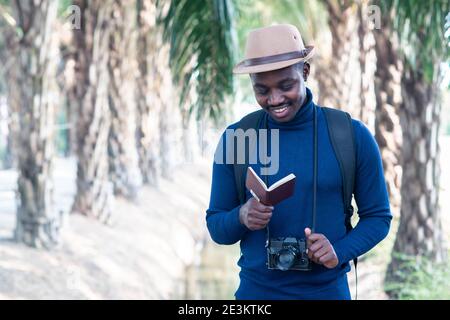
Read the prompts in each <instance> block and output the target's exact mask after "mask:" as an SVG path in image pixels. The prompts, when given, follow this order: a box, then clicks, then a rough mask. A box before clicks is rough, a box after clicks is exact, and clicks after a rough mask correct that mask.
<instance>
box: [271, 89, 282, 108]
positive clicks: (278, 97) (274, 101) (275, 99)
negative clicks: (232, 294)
mask: <svg viewBox="0 0 450 320" xmlns="http://www.w3.org/2000/svg"><path fill="white" fill-rule="evenodd" d="M283 102H284V99H283V95H282V94H281V92H280V91H278V90H272V91H271V93H270V95H269V99H268V101H267V103H268V104H270V105H272V106H277V105H280V104H282V103H283Z"/></svg>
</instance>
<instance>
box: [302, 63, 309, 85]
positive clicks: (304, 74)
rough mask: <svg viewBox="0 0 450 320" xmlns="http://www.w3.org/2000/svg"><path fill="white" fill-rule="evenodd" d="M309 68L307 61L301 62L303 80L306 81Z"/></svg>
mask: <svg viewBox="0 0 450 320" xmlns="http://www.w3.org/2000/svg"><path fill="white" fill-rule="evenodd" d="M309 70H310V65H309V63H308V62H306V61H305V62H304V63H303V74H302V75H303V79H304V80H305V81H307V80H308V77H309Z"/></svg>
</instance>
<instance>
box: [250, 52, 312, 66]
mask: <svg viewBox="0 0 450 320" xmlns="http://www.w3.org/2000/svg"><path fill="white" fill-rule="evenodd" d="M307 52H308V51H307V50H306V49H303V50H301V51H291V52H286V53H280V54H275V55H273V56H267V57H260V58H252V59H246V60H245V61H244V66H246V67H251V66H258V65H261V64H268V63H274V62H280V61H286V60H291V59H298V58H304V57H306V56H307Z"/></svg>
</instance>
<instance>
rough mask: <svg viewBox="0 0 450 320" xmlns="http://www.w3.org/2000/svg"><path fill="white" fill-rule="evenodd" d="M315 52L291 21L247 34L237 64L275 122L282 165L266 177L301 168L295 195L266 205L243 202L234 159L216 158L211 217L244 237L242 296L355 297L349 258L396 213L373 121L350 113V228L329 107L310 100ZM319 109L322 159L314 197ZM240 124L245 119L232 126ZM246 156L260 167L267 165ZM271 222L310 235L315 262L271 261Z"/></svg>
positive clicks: (217, 232) (226, 237) (231, 239)
mask: <svg viewBox="0 0 450 320" xmlns="http://www.w3.org/2000/svg"><path fill="white" fill-rule="evenodd" d="M313 52H314V48H313V47H312V46H307V47H305V46H304V44H303V41H302V38H301V35H300V33H299V32H298V30H297V29H296V28H295V27H294V26H292V25H275V26H270V27H266V28H261V29H256V30H254V31H252V32H251V33H250V34H249V36H248V39H247V45H246V54H245V55H246V57H245V60H244V61H242V62H241V63H239V64H238V65H237V66H236V67H235V69H234V73H238V74H250V78H251V81H252V84H253V89H254V93H255V97H256V100H257V102H258V104H259V105H260V106H261V107H262V108H263V109H264V110H265V112H266V113H265V114H264V117H265V123H266V124H267V127H268V128H267V129H269V130H278V132H279V141H278V146H277V147H278V149H279V150H278V151H279V160H278V161H279V170H278V171H277V173H275V174H272V175H268V176H266V177H265V178H266V179H267V183H268V185H271V184H272V183H274V182H276V181H278V180H279V179H281V178H283V177H285V176H286V175H288V174H290V173H294V174H295V176H296V183H295V191H294V194H293V196H291V197H289V198H288V199H286V200H284V201H282V202H281V203H279V204H277V205H275V206H266V205H264V204H262V203H260V202H258V201H257V200H256V199H255V198H254V197H252V195H251V194H250V192H249V191H248V190H246V199H245V203H244V204H241V203H240V201H239V190H238V188H237V187H236V183H235V182H236V181H235V176H234V173H233V172H234V171H233V170H234V167H233V163H231V164H230V163H226V162H225V163H222V162H218V161H215V163H214V165H213V177H212V179H213V180H212V188H211V199H210V205H209V208H208V210H207V216H206V220H207V226H208V230H209V232H210V235H211V237H212V239H213V240H214V241H215V242H217V243H219V244H234V243H236V242H238V241H240V246H241V253H242V254H241V257H240V259H239V262H238V265H239V266H240V267H241V272H240V285H239V288H238V290H237V292H236V294H235V296H236V298H237V299H351V296H350V291H349V287H348V282H347V276H346V273H347V272H348V271H349V270H350V265H349V261H351V260H352V259H354V258H356V257H358V256H360V255H362V254H363V253H365V252H367V251H368V250H370V249H371V248H373V247H374V246H375V245H376V244H377V243H378V242H380V241H381V240H382V239H383V238H384V237H385V236H386V235H387V233H388V231H389V227H390V221H391V217H392V216H391V213H390V207H389V200H388V194H387V190H386V184H385V180H384V177H383V168H382V162H381V157H380V152H379V149H378V146H377V144H376V142H375V140H374V138H373V136H372V135H371V133H370V132H369V130H368V129H367V128H366V127H365V126H364V125H363V124H362V123H361V122H359V121H356V120H351V126H352V127H353V132H354V137H355V138H354V141H355V142H354V146H355V159H356V164H355V170H354V181H355V182H354V188H353V194H354V197H355V201H356V204H357V206H358V215H359V222H358V224H357V225H356V227H355V228H354V229H353V230H352V231H350V232H347V230H346V227H345V209H344V203H343V202H344V201H343V191H342V190H343V182H342V180H343V179H342V176H341V172H340V167H339V162H338V160H337V158H336V155H335V152H334V150H333V147H332V144H331V142H330V135H329V133H328V130H327V122H326V119H325V116H324V111H323V110H322V109H321V108H319V107H318V106H317V105H316V104H315V103H314V102H313V97H312V93H311V91H310V90H309V89H308V88H306V85H305V82H306V80H307V79H308V76H309V70H310V66H309V64H308V62H307V60H308V59H309V58H311V57H312V55H313ZM315 117H316V118H315ZM315 119H316V121H317V125H316V127H317V129H316V130H317V131H316V132H317V158H318V161H317V163H318V164H317V171H316V172H317V189H316V190H317V200H316V202H315V204H314V201H312V199H313V198H314V188H313V186H314V174H313V173H314V132H315V131H314V127H315V125H314V123H315V121H314V120H315ZM236 128H239V123H235V124H233V125H231V126H229V127H228V129H236ZM256 129H260V128H256ZM222 138H223V139H225V134H224V135H223V136H222ZM225 145H226V144H225ZM250 165H251V166H252V167H253V168H254V169H260V168H261V166H262V165H261V163H256V164H250ZM313 206H316V214H315V218H313V217H312V215H311V212H312V211H313ZM313 220H314V221H313ZM313 225H314V229H313ZM269 228H270V238H277V237H295V238H297V239H301V238H304V239H306V240H307V246H308V250H307V255H308V257H309V258H310V260H311V261H312V270H310V271H298V270H291V269H289V270H281V269H276V268H268V252H267V247H266V244H267V241H268V239H267V237H268V230H269ZM312 229H313V230H312Z"/></svg>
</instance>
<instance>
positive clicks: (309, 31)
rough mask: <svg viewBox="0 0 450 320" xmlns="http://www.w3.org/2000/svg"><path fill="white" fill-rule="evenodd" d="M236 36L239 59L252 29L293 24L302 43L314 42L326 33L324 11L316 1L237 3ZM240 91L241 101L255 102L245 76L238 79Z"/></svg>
mask: <svg viewBox="0 0 450 320" xmlns="http://www.w3.org/2000/svg"><path fill="white" fill-rule="evenodd" d="M237 9H238V14H237V23H236V25H237V33H238V39H239V49H240V50H239V57H240V58H242V57H243V56H244V51H245V42H246V39H247V35H248V33H249V32H250V30H252V29H256V28H261V27H265V26H268V25H271V24H281V23H289V24H293V25H295V26H296V27H297V28H298V29H299V30H300V33H301V35H302V38H303V41H304V42H305V44H309V43H314V38H315V37H317V35H318V34H319V33H320V32H321V31H323V30H328V24H327V15H326V10H325V8H324V7H323V5H322V3H321V2H319V1H308V2H306V1H298V0H277V1H273V0H240V1H239V6H238V7H237ZM238 81H239V88H240V89H241V91H242V93H243V96H244V99H243V100H244V101H245V102H247V103H254V97H253V89H252V86H251V82H250V80H249V78H248V77H246V76H239V77H238Z"/></svg>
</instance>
